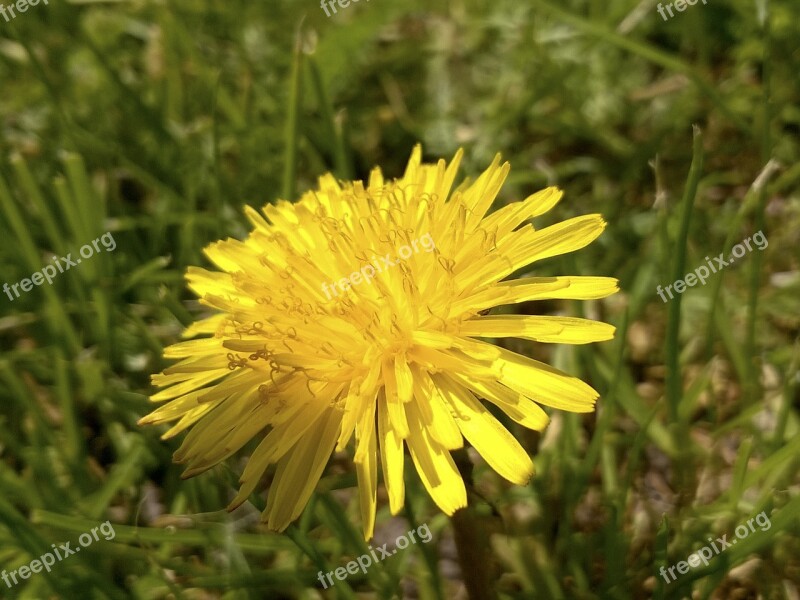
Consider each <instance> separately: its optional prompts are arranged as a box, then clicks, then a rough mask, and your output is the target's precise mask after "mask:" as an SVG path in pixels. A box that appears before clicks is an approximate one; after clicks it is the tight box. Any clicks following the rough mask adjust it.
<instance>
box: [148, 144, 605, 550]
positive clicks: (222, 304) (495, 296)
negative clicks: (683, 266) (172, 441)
mask: <svg viewBox="0 0 800 600" xmlns="http://www.w3.org/2000/svg"><path fill="white" fill-rule="evenodd" d="M461 156H462V153H461V151H459V152H458V153H457V154H456V156H455V157H454V159H453V161H452V162H451V163H450V164H449V165H448V164H446V163H445V161H444V160H440V161H439V162H438V163H437V164H421V149H420V148H419V147H417V148H415V149H414V152H413V154H412V156H411V159H410V161H409V163H408V167H407V169H406V172H405V175H404V176H403V177H402V178H400V179H397V180H393V181H385V180H384V178H383V175H382V174H381V171H380V170H379V169H377V168H376V169H374V170H373V171H372V172H371V174H370V177H369V182H368V184H367V185H366V186H365V185H364V184H363V183H362V182H361V181H355V182H352V183H350V182H348V183H341V182H337V181H336V180H335V179H334V178H333V177H332V176H331V175H326V176H324V177H321V178H320V180H319V189H317V190H315V191H312V192H308V193H307V194H305V195H304V196H303V198H302V199H301V200H300V201H299V202H297V203H295V204H292V203H289V202H279V203H277V204H276V205H267V206H265V207H264V209H263V214H264V216H262V215H260V214H259V213H257V212H256V211H255V210H252V209H249V208H248V209H246V212H247V216H248V218H249V219H250V221H251V222H252V225H253V231H252V233H251V234H250V235H249V236H248V238H247V239H246V240H245V241H238V240H233V239H228V240H225V241H220V242H216V243H214V244H211V245H210V246H209V247H207V248H206V250H205V252H206V255H207V256H208V258H209V259H210V260H211V261H212V262H213V263H214V264H215V265H216V266H217V267H218V268H219V271H213V272H212V271H207V270H205V269H201V268H190V269H189V272H188V275H187V278H188V281H189V285H190V287H191V289H192V290H193V291H194V292H195V293H196V294H197V295H198V296H199V297H200V298H201V299H202V302H203V303H204V304H206V305H208V306H210V307H212V308H214V309H216V310H217V311H218V313H217V314H216V315H214V316H212V317H210V318H207V319H205V320H202V321H199V322H197V323H195V324H194V325H192V326H190V327H189V328H188V329H187V330H186V332H185V337H186V338H195V337H197V336H199V335H203V334H205V335H206V337H201V338H199V339H191V340H188V341H183V342H181V343H178V344H175V345H173V346H170V347H168V348H167V349H166V350H165V353H164V354H165V357H167V358H172V359H179V362H178V363H176V364H175V365H173V366H171V367H169V368H168V369H165V370H164V372H163V373H161V374H159V375H155V376H153V383H154V384H155V385H157V386H159V387H163V388H164V389H163V390H161V391H159V392H158V393H156V394H155V395H154V396H153V397H152V400H153V401H157V402H160V401H169V402H168V403H167V404H165V405H164V406H162V407H161V408H159V409H158V410H156V411H154V412H153V413H151V414H150V415H148V416H147V417H145V418H144V419H142V421H141V423H148V424H153V423H164V422H171V421H176V420H177V423H176V424H175V425H174V426H173V427H172V428H171V429H170V430H169V431H168V432H167V433H166V434H165V436H164V437H165V438H167V437H171V436H174V435H176V434H178V433H179V432H182V431H184V430H186V429H187V428H189V427H192V429H191V431H190V432H189V433H188V435H187V436H186V438H185V440H184V442H183V444H182V445H181V447H180V448H179V449H178V451H177V452H176V454H175V460H176V461H178V462H180V463H184V464H185V465H186V472H185V474H184V476H185V477H190V476H193V475H197V474H199V473H202V472H203V471H205V470H207V469H209V468H211V467H213V466H214V465H216V464H218V463H219V462H220V461H223V460H225V459H226V458H228V457H230V456H231V455H232V454H234V453H235V452H237V451H238V450H240V449H241V448H242V446H244V444H246V443H247V442H248V441H249V440H251V439H253V438H260V439H261V441H260V443H259V444H258V446H257V447H256V449H255V450H254V451H253V453H252V456H251V457H250V459H249V462H248V463H247V466H246V467H245V469H244V472H243V474H242V477H241V484H242V485H241V488H240V491H239V494H238V495H237V497H236V498H235V499H234V500H233V502H232V503H231V507H230V508H233V507H236V506H238V505H240V504H242V503H243V502H245V501H246V500H247V498H248V497H249V495H250V494H251V493H253V491H254V490H255V489H256V487H257V485H258V483H259V481H260V480H261V478H262V476H263V475H264V473H265V471H266V470H267V468H268V467H269V466H270V465H272V464H274V465H276V469H275V475H274V479H273V482H272V485H271V487H270V491H269V497H268V500H267V507H266V509H265V511H264V520H265V521H267V522H268V525H269V527H271V528H273V529H275V530H279V531H280V530H283V529H284V528H286V527H287V526H288V525H289V523H291V522H292V521H293V520H294V519H296V518H297V517H298V516H299V515H300V513H301V512H302V510H303V508H304V507H305V505H306V503H307V502H308V499H309V497H310V495H311V493H312V491H313V490H314V488H315V486H316V484H317V482H318V480H319V478H320V477H321V475H322V473H323V470H324V469H325V465H326V464H327V462H328V459H329V457H330V456H331V454H332V453H333V451H334V450H335V449H339V450H342V449H345V448H347V447H348V446H349V444H350V441H351V440H353V441H354V444H353V448H354V451H355V455H354V462H355V468H356V472H357V476H358V486H359V493H360V500H361V514H362V521H363V526H364V533H365V536H366V537H367V538H370V537H372V531H373V527H374V521H375V511H376V497H377V486H378V463H379V462H380V466H381V470H382V473H383V479H384V484H385V486H386V490H387V493H388V496H389V504H390V509H391V511H392V513H393V514H394V513H397V512H398V511H399V510H400V509H401V507H402V506H403V502H404V483H403V470H404V464H405V462H406V453H405V448H407V449H408V454H409V455H410V459H411V462H413V464H414V467H415V468H416V471H417V473H418V474H419V477H420V479H421V480H422V482H423V484H424V486H425V488H426V489H427V490H428V492H429V493H430V495H431V498H432V499H433V501H434V502H435V503H436V504H437V505H438V506H439V508H441V510H442V511H444V512H445V513H447V514H452V513H453V512H454V511H455V510H457V509H458V508H461V507H464V506H466V503H467V494H466V490H465V486H464V482H463V480H462V478H461V476H460V474H459V471H458V470H457V468H456V465H455V463H454V461H453V459H452V457H451V453H450V451H451V450H455V449H457V448H461V447H462V446H463V444H464V439H466V440H467V442H469V443H470V444H471V445H472V446H473V447H474V448H475V450H476V451H477V452H478V453H480V455H481V456H482V457H483V458H484V459H485V461H486V462H487V463H488V464H489V465H490V466H491V467H492V468H493V469H494V470H495V471H497V472H498V473H499V474H500V475H502V476H503V477H504V478H506V479H507V480H509V481H511V482H513V483H516V484H525V483H526V482H527V481H528V480H529V478H530V477H531V476H532V474H533V463H532V462H531V459H530V457H529V456H528V454H527V452H526V451H525V450H524V449H523V448H522V446H521V445H520V444H519V443H518V442H517V440H516V439H515V438H514V437H513V436H512V435H511V434H510V433H509V432H508V431H507V430H506V429H505V428H504V427H503V425H502V424H501V423H500V422H499V421H498V420H497V419H496V418H495V417H494V416H492V414H491V413H490V412H489V410H487V408H486V406H485V404H484V403H485V402H488V403H491V404H494V405H495V406H496V407H497V408H499V409H500V410H502V411H503V412H504V413H505V414H507V415H508V417H509V418H511V419H512V420H513V421H515V422H517V423H519V424H521V425H523V426H524V427H527V428H530V429H536V430H541V429H543V428H544V427H545V426H546V424H547V422H548V417H547V414H546V413H545V411H544V410H543V409H542V408H541V406H540V405H544V406H549V407H552V408H557V409H563V410H568V411H573V412H590V411H592V410H593V408H594V403H595V400H596V398H597V396H598V394H597V393H596V392H595V391H594V390H593V389H592V388H591V387H589V386H588V385H586V384H585V383H584V382H582V381H581V380H579V379H576V378H574V377H571V376H569V375H567V374H565V373H563V372H561V371H558V370H556V369H554V368H552V367H550V366H548V365H546V364H543V363H541V362H538V361H536V360H533V359H531V358H527V357H525V356H522V355H519V354H516V353H514V352H511V351H509V350H506V349H504V348H500V347H498V346H495V345H493V344H491V343H488V342H486V341H484V339H485V338H504V337H516V338H522V339H526V340H534V341H537V342H549V343H564V344H583V343H588V342H596V341H602V340H608V339H611V338H612V337H613V334H614V328H613V327H612V326H611V325H608V324H606V323H602V322H596V321H590V320H585V319H578V318H570V317H559V316H529V315H486V314H484V313H486V312H487V310H488V309H490V308H492V307H494V306H498V305H503V304H513V303H518V302H526V301H530V300H540V299H552V298H569V299H579V300H580V299H594V298H602V297H605V296H608V295H610V294H613V293H614V292H616V291H617V284H616V280H615V279H612V278H606V277H577V276H576V277H572V276H570V277H527V278H524V279H518V280H512V281H504V279H505V278H507V277H508V276H509V275H511V274H512V273H514V272H515V271H517V270H518V269H520V268H521V267H524V266H526V265H529V264H530V263H533V262H535V261H538V260H542V259H544V258H548V257H552V256H556V255H560V254H564V253H567V252H572V251H573V250H578V249H580V248H582V247H584V246H586V245H587V244H589V243H590V242H592V241H593V240H594V239H595V238H596V237H597V236H598V235H600V233H601V232H602V231H603V229H604V227H605V223H604V221H603V219H602V218H601V217H600V216H599V215H585V216H581V217H576V218H573V219H569V220H567V221H564V222H561V223H558V224H556V225H552V226H550V227H546V228H544V229H538V230H537V229H535V228H534V227H533V226H532V225H531V224H529V223H526V222H527V221H528V220H529V219H531V218H533V217H536V216H538V215H541V214H543V213H544V212H546V211H548V210H550V209H551V208H552V207H553V206H555V204H556V203H557V202H558V201H559V199H560V198H561V195H562V193H561V191H559V190H558V189H556V188H548V189H545V190H543V191H541V192H539V193H537V194H534V195H533V196H530V197H529V198H527V199H526V200H523V201H521V202H515V203H512V204H509V205H507V206H504V207H503V208H501V209H499V210H497V211H495V212H493V213H492V214H490V215H488V216H487V214H486V213H487V211H488V210H489V208H490V206H491V205H492V202H493V201H494V199H495V197H496V196H497V193H498V191H499V190H500V187H501V186H502V184H503V181H504V180H505V178H506V176H507V175H508V172H509V165H508V163H504V164H500V158H499V157H497V158H496V159H495V160H494V162H493V163H492V164H491V166H489V168H488V169H486V171H484V172H483V173H482V174H481V175H480V176H479V177H478V178H477V179H476V180H475V181H474V182H465V183H464V184H462V185H461V186H460V187H459V188H458V189H456V190H455V191H452V187H453V182H454V180H455V177H456V171H457V169H458V166H459V163H460V160H461ZM264 217H266V218H264Z"/></svg>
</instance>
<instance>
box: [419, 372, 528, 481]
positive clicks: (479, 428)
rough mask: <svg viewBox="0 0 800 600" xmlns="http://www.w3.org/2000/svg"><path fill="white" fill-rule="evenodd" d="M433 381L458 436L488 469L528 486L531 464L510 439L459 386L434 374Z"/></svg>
mask: <svg viewBox="0 0 800 600" xmlns="http://www.w3.org/2000/svg"><path fill="white" fill-rule="evenodd" d="M434 381H435V382H436V384H437V385H438V386H439V388H440V389H441V390H442V391H443V393H444V396H445V398H447V401H448V402H449V403H450V406H451V408H452V410H453V414H454V416H455V417H456V422H457V423H458V426H459V427H460V428H461V433H463V434H464V437H465V438H467V440H469V443H470V444H472V446H473V447H474V448H475V450H477V451H478V454H480V455H481V456H482V457H483V459H484V460H485V461H486V462H487V463H488V464H489V466H490V467H492V468H493V469H494V470H495V471H497V472H498V473H499V474H500V475H501V476H503V477H505V478H506V479H508V480H509V481H510V482H511V483H516V484H518V485H525V484H526V483H528V480H530V478H531V477H532V476H533V461H531V458H530V456H528V453H527V452H525V449H524V448H523V447H522V446H520V444H519V442H518V441H517V440H516V439H514V436H513V435H511V434H510V433H509V432H508V430H507V429H506V428H505V427H503V425H502V424H501V423H500V421H498V420H497V419H495V418H494V417H493V416H492V415H491V413H490V412H489V411H488V410H486V407H485V406H483V404H481V403H480V402H478V401H477V400H476V399H475V397H474V396H473V395H472V394H471V393H470V392H469V391H468V390H465V389H464V388H463V387H462V386H461V385H460V384H459V383H456V382H453V381H452V380H450V379H449V378H447V377H445V376H442V375H435V376H434Z"/></svg>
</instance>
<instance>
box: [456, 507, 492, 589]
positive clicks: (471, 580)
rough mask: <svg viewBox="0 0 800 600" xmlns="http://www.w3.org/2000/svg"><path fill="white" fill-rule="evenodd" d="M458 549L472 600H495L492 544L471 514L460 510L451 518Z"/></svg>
mask: <svg viewBox="0 0 800 600" xmlns="http://www.w3.org/2000/svg"><path fill="white" fill-rule="evenodd" d="M450 521H451V523H452V524H453V534H454V537H455V541H456V548H457V549H458V562H459V564H460V565H461V577H462V578H463V579H464V586H465V587H466V588H467V596H468V597H469V599H470V600H495V599H496V598H497V595H496V594H495V591H494V588H493V587H492V582H491V577H490V575H491V573H490V570H489V568H488V565H489V564H490V560H491V559H490V554H489V544H488V540H487V539H485V538H486V535H485V533H484V532H483V531H482V530H481V528H480V526H479V525H478V520H477V519H476V518H475V515H474V513H473V512H472V510H471V509H470V508H469V507H467V508H461V509H459V510H457V511H456V512H455V513H453V516H452V517H451V518H450Z"/></svg>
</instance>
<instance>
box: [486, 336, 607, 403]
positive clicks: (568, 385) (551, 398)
mask: <svg viewBox="0 0 800 600" xmlns="http://www.w3.org/2000/svg"><path fill="white" fill-rule="evenodd" d="M501 351H502V353H503V357H502V358H501V359H499V360H498V361H497V363H498V366H499V367H500V369H501V370H502V372H503V375H502V377H500V378H499V381H500V383H502V384H503V385H505V386H506V387H509V388H511V389H512V390H514V391H515V392H519V393H520V394H522V395H523V396H527V397H528V398H531V399H533V400H535V401H536V402H538V403H539V404H545V405H547V406H552V407H553V408H558V409H561V410H569V411H572V412H592V411H593V410H594V403H595V401H596V400H597V398H598V396H599V394H598V393H597V392H596V391H595V390H594V389H592V387H591V386H589V385H587V384H585V383H584V382H583V381H581V380H580V379H578V378H577V377H571V376H570V375H567V374H566V373H564V372H562V371H559V370H558V369H554V368H553V367H551V366H549V365H546V364H544V363H541V362H539V361H538V360H533V359H532V358H528V357H526V356H522V355H520V354H516V353H514V352H511V351H509V350H506V349H504V348H502V349H501Z"/></svg>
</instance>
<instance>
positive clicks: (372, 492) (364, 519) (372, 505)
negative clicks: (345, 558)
mask: <svg viewBox="0 0 800 600" xmlns="http://www.w3.org/2000/svg"><path fill="white" fill-rule="evenodd" d="M357 435H358V437H359V441H358V444H359V446H361V445H362V444H364V445H365V446H366V450H365V451H364V453H363V454H362V460H361V461H360V462H358V461H357V462H356V475H357V477H358V493H359V499H360V504H361V525H362V527H363V528H364V539H365V540H368V539H370V538H371V537H372V535H373V532H374V530H375V512H376V508H377V502H378V447H377V439H378V436H377V434H376V432H375V425H374V418H373V423H372V424H370V426H369V427H367V428H366V429H364V430H363V431H361V430H359V432H358V433H357Z"/></svg>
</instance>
